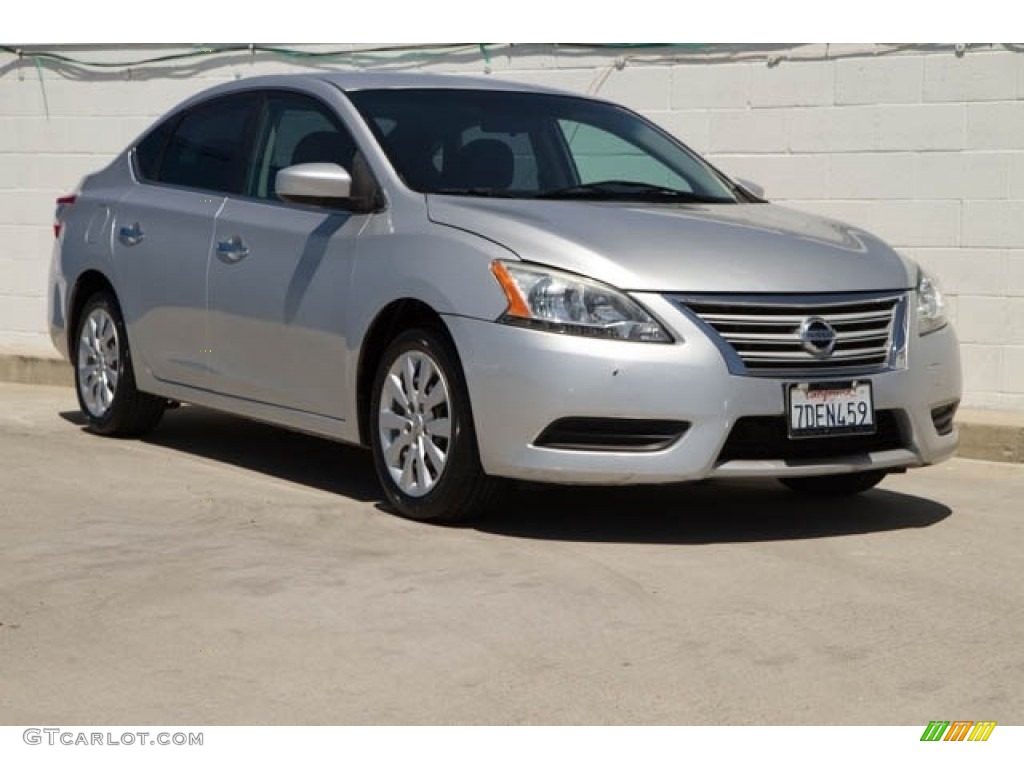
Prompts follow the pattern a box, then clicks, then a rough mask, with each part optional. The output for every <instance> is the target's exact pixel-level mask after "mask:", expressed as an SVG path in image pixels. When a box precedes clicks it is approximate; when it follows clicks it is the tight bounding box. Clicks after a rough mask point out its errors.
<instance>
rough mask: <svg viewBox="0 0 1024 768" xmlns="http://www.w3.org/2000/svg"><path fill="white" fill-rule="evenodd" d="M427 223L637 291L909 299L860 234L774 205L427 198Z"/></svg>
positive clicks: (902, 278)
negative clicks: (884, 294)
mask: <svg viewBox="0 0 1024 768" xmlns="http://www.w3.org/2000/svg"><path fill="white" fill-rule="evenodd" d="M427 206H428V211H429V216H430V219H431V220H432V221H434V222H436V223H439V224H444V225H447V226H451V227H456V228H458V229H462V230H466V231H468V232H473V233H475V234H478V235H480V236H481V237H484V238H487V239H488V240H492V241H494V242H497V243H499V244H500V245H503V246H505V247H506V248H508V249H510V250H511V251H513V252H514V253H515V254H516V255H518V256H519V257H520V258H521V259H524V260H526V261H531V262H536V263H540V264H546V265H548V266H552V267H557V268H559V269H564V270H568V271H571V272H576V273H579V274H583V275H587V276H589V277H592V278H595V279H597V280H601V281H603V282H606V283H609V284H611V285H614V286H616V287H618V288H621V289H625V290H634V291H659V292H662V291H665V292H669V291H678V292H697V291H699V292H722V293H797V292H799V293H805V292H810V293H818V292H834V291H873V290H893V289H901V290H902V289H907V288H910V287H912V286H913V285H914V281H915V279H916V270H915V267H914V265H913V263H912V262H910V261H909V260H907V259H905V258H903V257H902V256H900V255H899V254H897V253H896V252H895V251H894V250H893V249H892V248H890V247H889V246H888V245H886V244H885V243H883V242H882V241H881V240H879V239H878V238H877V237H875V236H874V235H871V234H870V233H868V232H865V231H863V230H861V229H857V228H855V227H851V226H848V225H846V224H842V223H840V222H837V221H832V220H829V219H824V218H821V217H818V216H813V215H810V214H807V213H802V212H799V211H794V210H790V209H787V208H783V207H781V206H778V205H772V204H762V203H757V204H736V205H731V204H726V205H703V204H685V205H679V204H673V205H661V204H651V203H630V202H606V201H577V200H507V199H485V198H469V197H454V196H443V195H430V196H428V199H427Z"/></svg>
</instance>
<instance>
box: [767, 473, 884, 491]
mask: <svg viewBox="0 0 1024 768" xmlns="http://www.w3.org/2000/svg"><path fill="white" fill-rule="evenodd" d="M885 475H886V472H885V471H884V470H874V471H871V472H851V473H849V474H845V475H815V476H813V477H780V478H779V482H780V483H782V484H783V485H784V486H786V487H787V488H789V490H791V491H796V492H797V493H804V494H807V495H808V496H832V497H839V496H853V495H854V494H857V493H863V492H864V491H867V490H870V489H872V488H874V487H875V486H876V485H878V484H879V483H880V482H882V478H884V477H885Z"/></svg>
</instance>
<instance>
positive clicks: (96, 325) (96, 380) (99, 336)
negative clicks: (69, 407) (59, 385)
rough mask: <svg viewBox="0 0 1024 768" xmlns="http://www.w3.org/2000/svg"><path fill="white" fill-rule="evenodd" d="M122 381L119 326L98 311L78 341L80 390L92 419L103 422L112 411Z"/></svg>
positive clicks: (89, 320) (95, 310)
mask: <svg viewBox="0 0 1024 768" xmlns="http://www.w3.org/2000/svg"><path fill="white" fill-rule="evenodd" d="M120 377H121V358H120V341H119V339H118V334H117V325H116V324H115V322H114V318H113V317H111V315H110V313H109V312H108V311H107V310H106V309H104V308H103V307H96V308H95V309H93V310H92V311H91V312H90V313H89V314H88V316H87V317H86V318H85V321H84V322H83V323H82V325H81V331H80V333H79V337H78V389H79V393H80V394H81V396H82V403H83V404H84V405H85V407H86V409H88V411H89V413H90V414H91V415H93V416H95V417H97V418H99V417H102V416H103V415H104V414H106V413H107V411H109V410H110V407H111V405H112V404H113V402H114V396H115V395H116V394H117V384H118V381H119V379H120Z"/></svg>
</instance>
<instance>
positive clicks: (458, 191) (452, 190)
mask: <svg viewBox="0 0 1024 768" xmlns="http://www.w3.org/2000/svg"><path fill="white" fill-rule="evenodd" d="M427 194H430V195H464V196H466V197H522V195H519V194H516V193H514V192H508V191H506V190H504V189H494V188H493V187H438V188H437V189H428V190H427Z"/></svg>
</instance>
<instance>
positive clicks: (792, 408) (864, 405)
mask: <svg viewBox="0 0 1024 768" xmlns="http://www.w3.org/2000/svg"><path fill="white" fill-rule="evenodd" d="M786 412H787V414H788V417H789V436H790V437H794V438H798V437H829V436H833V435H870V434H873V433H874V431H875V405H874V401H873V399H872V397H871V382H870V381H815V382H803V383H800V384H790V385H788V386H787V387H786Z"/></svg>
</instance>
